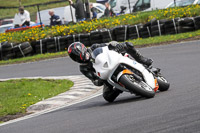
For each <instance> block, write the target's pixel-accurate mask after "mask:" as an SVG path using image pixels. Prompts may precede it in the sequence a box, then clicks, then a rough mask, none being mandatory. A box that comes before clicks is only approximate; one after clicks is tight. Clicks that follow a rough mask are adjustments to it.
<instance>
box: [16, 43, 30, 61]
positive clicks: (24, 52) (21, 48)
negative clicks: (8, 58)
mask: <svg viewBox="0 0 200 133" xmlns="http://www.w3.org/2000/svg"><path fill="white" fill-rule="evenodd" d="M13 51H14V52H15V55H16V57H17V58H19V57H26V56H30V55H32V51H33V48H32V46H31V44H30V43H29V42H23V43H20V44H18V45H16V46H14V47H13Z"/></svg>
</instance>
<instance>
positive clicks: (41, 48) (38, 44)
mask: <svg viewBox="0 0 200 133" xmlns="http://www.w3.org/2000/svg"><path fill="white" fill-rule="evenodd" d="M31 46H32V47H33V51H34V54H44V53H46V52H47V47H46V39H41V40H37V41H33V42H31Z"/></svg>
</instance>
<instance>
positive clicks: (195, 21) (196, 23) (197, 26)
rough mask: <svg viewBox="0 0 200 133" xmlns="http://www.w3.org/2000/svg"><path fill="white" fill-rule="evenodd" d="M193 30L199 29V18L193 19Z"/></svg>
mask: <svg viewBox="0 0 200 133" xmlns="http://www.w3.org/2000/svg"><path fill="white" fill-rule="evenodd" d="M194 23H195V29H196V30H199V29H200V16H197V17H194Z"/></svg>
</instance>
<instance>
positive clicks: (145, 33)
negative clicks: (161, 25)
mask: <svg viewBox="0 0 200 133" xmlns="http://www.w3.org/2000/svg"><path fill="white" fill-rule="evenodd" d="M138 29H139V34H140V37H141V38H148V37H151V33H150V29H149V26H146V25H140V26H139V27H138Z"/></svg>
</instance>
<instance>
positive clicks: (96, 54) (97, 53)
mask: <svg viewBox="0 0 200 133" xmlns="http://www.w3.org/2000/svg"><path fill="white" fill-rule="evenodd" d="M101 53H103V49H102V48H97V49H95V50H94V51H93V52H92V58H93V59H95V58H96V57H97V56H98V55H99V54H101Z"/></svg>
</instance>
